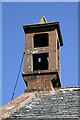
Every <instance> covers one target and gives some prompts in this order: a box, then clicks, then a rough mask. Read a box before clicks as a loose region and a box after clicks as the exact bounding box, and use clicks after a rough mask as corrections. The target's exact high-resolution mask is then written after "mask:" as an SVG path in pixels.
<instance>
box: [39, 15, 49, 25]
mask: <svg viewBox="0 0 80 120" xmlns="http://www.w3.org/2000/svg"><path fill="white" fill-rule="evenodd" d="M46 22H47V20H46V18H45V16H43V17H42V19H41V20H40V22H39V24H43V23H46Z"/></svg>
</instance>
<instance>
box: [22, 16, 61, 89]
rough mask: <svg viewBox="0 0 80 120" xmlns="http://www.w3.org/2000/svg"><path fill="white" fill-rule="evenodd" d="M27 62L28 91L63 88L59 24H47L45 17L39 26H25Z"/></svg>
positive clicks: (25, 78) (24, 74)
mask: <svg viewBox="0 0 80 120" xmlns="http://www.w3.org/2000/svg"><path fill="white" fill-rule="evenodd" d="M23 29H24V32H25V35H26V40H25V60H24V71H23V73H22V76H23V79H24V81H25V83H26V86H27V89H28V90H34V89H36V90H52V89H53V88H55V87H61V72H60V47H61V46H63V40H62V36H61V31H60V25H59V22H47V21H46V18H45V16H43V17H42V19H41V20H40V22H39V24H32V25H24V26H23Z"/></svg>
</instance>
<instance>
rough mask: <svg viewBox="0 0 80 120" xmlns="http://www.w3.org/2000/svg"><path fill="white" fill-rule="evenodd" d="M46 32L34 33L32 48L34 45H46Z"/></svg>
mask: <svg viewBox="0 0 80 120" xmlns="http://www.w3.org/2000/svg"><path fill="white" fill-rule="evenodd" d="M48 41H49V40H48V33H43V34H35V35H34V48H35V47H46V46H48V45H49V43H48Z"/></svg>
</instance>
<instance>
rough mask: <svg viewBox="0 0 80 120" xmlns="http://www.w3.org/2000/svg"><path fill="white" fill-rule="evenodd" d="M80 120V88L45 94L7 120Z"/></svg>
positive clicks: (34, 97) (33, 99) (38, 96)
mask: <svg viewBox="0 0 80 120" xmlns="http://www.w3.org/2000/svg"><path fill="white" fill-rule="evenodd" d="M25 119H26V120H32V119H34V120H67V119H68V120H80V87H75V88H61V89H59V90H58V92H52V94H47V95H45V94H43V92H42V93H41V95H40V93H39V94H38V92H37V93H36V96H33V98H32V99H31V100H30V101H29V102H27V103H26V104H25V105H24V106H23V107H21V108H20V109H19V110H17V111H16V112H15V113H13V114H12V115H11V116H10V117H8V118H7V119H6V120H25Z"/></svg>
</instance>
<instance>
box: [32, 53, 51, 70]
mask: <svg viewBox="0 0 80 120" xmlns="http://www.w3.org/2000/svg"><path fill="white" fill-rule="evenodd" d="M48 60H49V58H48V53H41V54H34V55H33V70H47V69H48Z"/></svg>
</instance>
